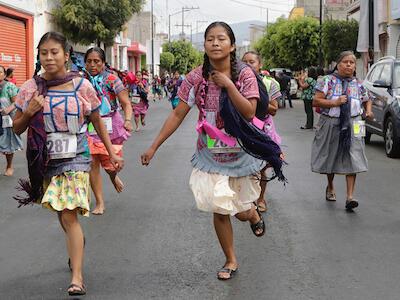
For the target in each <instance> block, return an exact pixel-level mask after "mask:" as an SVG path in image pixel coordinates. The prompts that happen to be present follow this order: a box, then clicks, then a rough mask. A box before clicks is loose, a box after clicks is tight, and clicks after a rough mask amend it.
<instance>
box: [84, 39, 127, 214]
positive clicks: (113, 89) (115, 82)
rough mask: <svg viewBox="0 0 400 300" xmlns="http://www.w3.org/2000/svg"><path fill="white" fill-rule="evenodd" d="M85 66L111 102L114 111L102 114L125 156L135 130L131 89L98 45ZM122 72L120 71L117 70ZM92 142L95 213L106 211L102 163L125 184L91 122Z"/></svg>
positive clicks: (119, 186) (118, 185)
mask: <svg viewBox="0 0 400 300" xmlns="http://www.w3.org/2000/svg"><path fill="white" fill-rule="evenodd" d="M84 61H85V64H86V70H87V71H88V72H89V73H90V76H89V78H91V82H92V84H93V85H94V86H97V87H99V88H100V89H101V94H102V95H103V96H105V97H106V101H107V102H108V103H109V104H110V106H111V112H110V113H107V114H106V115H104V116H102V119H103V121H104V122H105V124H107V125H108V132H109V135H110V138H111V143H112V148H113V151H114V153H115V154H116V155H118V156H119V157H122V147H123V143H124V142H125V141H126V140H127V139H128V138H129V136H130V132H131V131H132V122H131V120H132V106H131V103H130V101H129V96H128V91H127V90H126V88H125V86H124V84H123V83H122V81H121V80H120V79H119V78H118V76H117V75H114V74H113V73H112V71H117V70H114V69H112V68H108V69H106V55H105V53H104V50H103V49H101V48H99V47H94V48H90V49H89V50H88V51H87V52H86V54H85V58H84ZM117 73H118V74H121V72H117ZM121 106H122V109H123V111H124V115H125V118H123V117H122V115H121V113H120V112H119V110H120V107H121ZM88 132H89V137H88V140H89V146H90V153H91V155H92V165H91V170H90V185H91V187H92V190H93V193H94V196H95V198H96V207H95V209H94V210H93V211H92V213H93V214H94V215H102V214H103V213H104V196H103V183H102V177H101V173H100V166H102V167H103V168H104V170H105V171H106V172H107V174H108V175H109V176H110V179H111V182H112V183H113V185H114V187H115V190H116V191H117V192H118V193H120V192H122V190H123V188H124V184H123V182H122V181H121V179H120V178H119V177H118V175H117V170H116V169H115V167H114V166H113V164H112V163H111V162H110V156H109V154H108V151H107V149H106V147H105V145H104V144H103V142H102V141H101V139H100V137H99V136H98V135H97V134H96V131H95V130H94V129H93V128H91V126H90V125H89V130H88Z"/></svg>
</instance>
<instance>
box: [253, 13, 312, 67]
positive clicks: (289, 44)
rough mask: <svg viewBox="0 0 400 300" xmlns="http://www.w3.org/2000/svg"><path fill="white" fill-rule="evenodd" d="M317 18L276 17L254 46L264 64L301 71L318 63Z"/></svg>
mask: <svg viewBox="0 0 400 300" xmlns="http://www.w3.org/2000/svg"><path fill="white" fill-rule="evenodd" d="M318 29H319V25H318V21H317V20H316V19H314V18H310V17H301V18H296V19H294V20H285V19H283V18H279V19H278V20H277V22H276V23H275V24H273V25H270V26H269V27H268V30H267V32H266V34H264V36H263V37H262V38H261V40H259V41H258V42H257V43H256V45H255V48H256V49H257V50H258V51H259V52H260V53H261V56H262V57H263V60H264V65H266V66H268V67H269V68H272V67H286V68H291V69H292V70H300V69H303V68H305V67H308V66H312V65H316V64H317V63H318V45H319V34H318Z"/></svg>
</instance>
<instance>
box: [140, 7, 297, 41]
mask: <svg viewBox="0 0 400 300" xmlns="http://www.w3.org/2000/svg"><path fill="white" fill-rule="evenodd" d="M153 1H154V4H153V5H154V14H155V15H156V17H157V20H158V22H157V28H158V29H157V32H159V31H160V29H161V31H163V32H168V15H170V14H174V13H176V12H180V11H182V7H199V9H196V10H192V11H189V12H185V24H190V23H191V24H192V26H193V32H196V26H198V28H199V31H204V29H205V27H206V26H207V23H208V24H209V23H211V22H213V21H217V20H219V21H225V22H227V23H238V22H243V21H249V20H261V21H264V22H266V20H267V10H266V8H268V20H269V22H273V21H275V19H276V18H278V17H280V16H281V15H285V16H288V15H289V12H290V10H291V9H292V8H293V6H294V3H295V2H296V1H295V0H190V1H187V0H153ZM150 3H151V0H147V3H146V5H145V10H150ZM261 7H262V8H261ZM197 21H206V22H207V23H202V22H197ZM177 24H182V13H178V14H176V15H174V16H171V34H172V35H174V34H177V33H179V32H180V31H181V28H180V27H176V26H175V25H177ZM189 31H190V28H187V29H186V32H189Z"/></svg>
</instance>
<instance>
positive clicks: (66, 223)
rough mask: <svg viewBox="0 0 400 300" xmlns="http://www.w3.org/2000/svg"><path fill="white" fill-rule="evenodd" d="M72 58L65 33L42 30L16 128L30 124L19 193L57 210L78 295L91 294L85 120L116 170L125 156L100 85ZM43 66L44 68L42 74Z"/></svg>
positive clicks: (18, 103) (21, 95)
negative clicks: (71, 64)
mask: <svg viewBox="0 0 400 300" xmlns="http://www.w3.org/2000/svg"><path fill="white" fill-rule="evenodd" d="M69 58H74V56H73V52H72V48H71V47H70V46H69V45H68V43H67V40H66V38H65V37H64V36H63V35H62V34H61V33H57V32H48V33H46V34H45V35H43V37H42V38H41V39H40V41H39V45H38V61H37V64H36V70H35V75H34V78H33V79H30V80H28V81H27V82H25V83H24V84H23V85H22V86H21V88H20V91H19V93H18V95H17V96H16V101H15V106H16V108H17V113H16V116H15V119H14V125H13V129H14V132H15V133H17V134H22V133H23V132H24V131H25V130H26V129H28V135H27V153H26V154H27V160H28V173H29V181H24V180H20V184H21V190H24V191H26V192H27V193H28V196H27V197H26V198H24V197H21V196H19V197H15V198H16V199H17V200H18V201H19V204H20V206H21V205H27V204H30V203H33V202H36V203H41V204H42V206H43V207H45V208H48V209H50V210H52V211H55V212H57V214H58V218H59V221H60V224H61V227H62V228H63V230H64V232H65V235H66V243H67V251H68V255H69V257H70V260H71V267H72V273H71V284H70V285H69V287H68V294H69V295H71V296H73V295H84V294H86V288H85V285H84V283H83V275H82V265H83V250H84V237H83V232H82V228H81V225H80V224H79V220H78V214H80V215H83V216H89V195H90V190H89V171H90V161H91V156H90V151H89V145H88V141H87V138H86V130H87V126H86V120H90V122H92V124H93V126H94V128H95V129H96V131H97V133H98V135H99V137H100V138H101V140H102V142H103V143H104V145H105V147H106V149H107V151H108V153H109V154H110V162H111V164H112V165H113V166H114V167H115V169H116V170H118V171H119V170H120V169H121V168H122V167H123V159H122V158H120V157H118V156H117V155H116V154H114V151H113V149H112V144H111V141H110V137H109V135H108V133H107V129H106V127H105V125H104V123H103V121H102V119H101V117H100V114H99V111H98V109H99V107H100V100H99V98H98V97H97V94H96V91H95V90H94V89H93V87H92V85H91V83H90V82H89V81H88V80H86V79H84V78H81V77H80V76H79V73H77V72H68V71H67V68H66V64H67V62H68V60H69ZM41 68H43V69H44V71H45V72H44V73H41V74H40V75H38V72H39V71H40V70H41Z"/></svg>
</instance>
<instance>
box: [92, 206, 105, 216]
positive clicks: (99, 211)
mask: <svg viewBox="0 0 400 300" xmlns="http://www.w3.org/2000/svg"><path fill="white" fill-rule="evenodd" d="M104 211H105V208H104V206H102V205H98V206H97V205H96V207H95V208H94V209H93V211H92V214H94V215H97V216H99V215H102V214H104Z"/></svg>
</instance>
